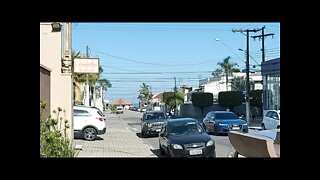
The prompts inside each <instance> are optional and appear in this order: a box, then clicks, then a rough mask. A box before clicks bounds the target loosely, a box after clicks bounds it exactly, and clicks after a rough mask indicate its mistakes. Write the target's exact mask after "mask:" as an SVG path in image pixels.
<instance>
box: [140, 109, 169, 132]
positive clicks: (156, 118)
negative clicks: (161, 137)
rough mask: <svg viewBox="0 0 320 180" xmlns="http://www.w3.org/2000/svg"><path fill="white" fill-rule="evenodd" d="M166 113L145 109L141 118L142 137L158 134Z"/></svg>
mask: <svg viewBox="0 0 320 180" xmlns="http://www.w3.org/2000/svg"><path fill="white" fill-rule="evenodd" d="M167 118H168V117H167V115H166V114H165V113H164V112H163V111H146V112H144V113H143V116H142V118H141V135H142V136H143V137H146V136H148V135H149V136H150V135H158V134H159V132H160V130H161V127H162V125H163V123H164V121H165V120H166V119H167Z"/></svg>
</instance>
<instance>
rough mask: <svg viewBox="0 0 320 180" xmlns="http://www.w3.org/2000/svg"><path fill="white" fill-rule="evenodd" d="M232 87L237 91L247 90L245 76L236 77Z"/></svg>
mask: <svg viewBox="0 0 320 180" xmlns="http://www.w3.org/2000/svg"><path fill="white" fill-rule="evenodd" d="M231 87H232V88H234V89H235V90H236V91H245V89H246V80H245V77H244V76H240V77H234V78H233V80H232V81H231Z"/></svg>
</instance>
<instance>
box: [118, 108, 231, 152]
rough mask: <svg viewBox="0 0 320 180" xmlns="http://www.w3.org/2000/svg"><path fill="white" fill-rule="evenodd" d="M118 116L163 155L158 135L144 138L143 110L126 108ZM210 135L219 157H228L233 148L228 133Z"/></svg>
mask: <svg viewBox="0 0 320 180" xmlns="http://www.w3.org/2000/svg"><path fill="white" fill-rule="evenodd" d="M117 116H119V117H120V118H122V119H123V120H124V121H125V122H126V123H127V124H128V125H129V127H130V129H131V130H132V131H133V132H135V133H136V135H137V137H139V138H141V139H142V140H143V141H144V142H145V143H146V144H148V145H149V146H150V147H151V149H152V151H153V153H154V154H155V155H156V156H157V157H161V155H160V152H159V144H158V137H156V136H154V137H147V138H142V136H141V131H140V129H141V125H140V122H141V117H142V113H141V112H137V111H129V110H124V113H123V114H118V115H117ZM210 136H211V138H212V139H213V140H214V141H215V143H216V144H215V145H216V155H217V157H227V155H228V153H229V151H230V150H231V149H232V145H231V144H230V141H229V138H228V135H218V136H214V135H210Z"/></svg>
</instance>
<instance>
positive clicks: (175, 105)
mask: <svg viewBox="0 0 320 180" xmlns="http://www.w3.org/2000/svg"><path fill="white" fill-rule="evenodd" d="M174 115H175V116H176V115H177V84H176V77H174Z"/></svg>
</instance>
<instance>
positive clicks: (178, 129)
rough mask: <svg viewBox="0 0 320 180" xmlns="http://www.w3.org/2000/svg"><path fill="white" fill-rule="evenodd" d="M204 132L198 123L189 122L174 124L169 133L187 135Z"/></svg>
mask: <svg viewBox="0 0 320 180" xmlns="http://www.w3.org/2000/svg"><path fill="white" fill-rule="evenodd" d="M198 132H203V130H202V129H201V127H200V126H199V125H198V124H197V123H196V122H188V123H184V124H174V125H173V126H172V127H171V128H170V129H169V133H171V134H174V135H179V134H186V133H188V134H189V133H198Z"/></svg>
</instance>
